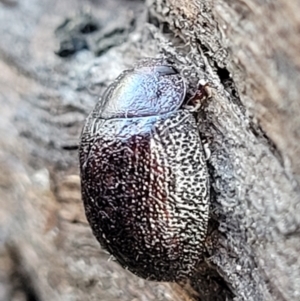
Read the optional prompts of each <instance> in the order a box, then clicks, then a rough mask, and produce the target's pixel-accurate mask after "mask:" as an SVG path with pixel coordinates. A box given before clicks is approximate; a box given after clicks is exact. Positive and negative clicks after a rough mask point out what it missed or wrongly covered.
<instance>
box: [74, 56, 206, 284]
mask: <svg viewBox="0 0 300 301" xmlns="http://www.w3.org/2000/svg"><path fill="white" fill-rule="evenodd" d="M185 93H186V88H185V83H184V81H183V79H182V78H181V76H180V75H179V73H178V72H177V71H176V70H175V69H174V68H173V67H172V65H171V64H170V63H168V62H166V61H164V60H161V59H147V60H143V61H141V62H140V63H139V64H137V65H136V67H135V68H133V69H130V70H126V71H124V72H123V73H122V74H121V75H120V76H119V77H118V78H117V79H116V80H115V82H114V83H113V84H112V85H110V86H109V87H108V89H107V90H106V92H105V93H104V95H103V97H102V98H101V99H100V100H99V102H98V103H97V105H96V106H95V108H94V110H93V111H92V112H91V114H90V115H89V117H88V118H87V121H86V124H85V126H84V128H83V132H82V136H81V144H80V150H79V155H80V171H81V185H82V198H83V201H84V206H85V211H86V216H87V219H88V221H89V223H90V225H91V227H92V230H93V233H94V235H95V236H96V238H97V239H98V240H99V242H100V243H101V245H102V246H103V247H104V248H106V249H107V250H108V251H109V252H110V253H111V254H112V255H113V256H114V257H115V258H116V260H117V261H118V262H119V263H120V264H121V265H122V266H123V267H124V268H126V269H128V270H130V271H131V272H133V273H134V274H136V275H138V276H140V277H143V278H146V279H149V280H156V281H176V280H181V279H183V278H185V277H188V276H189V275H191V274H192V273H193V271H194V269H195V266H196V264H197V263H198V262H199V258H201V254H202V253H203V249H204V247H203V245H204V240H205V237H206V230H207V222H208V213H209V180H208V179H209V177H208V172H207V167H206V162H205V155H204V151H203V147H202V143H201V140H200V136H199V133H198V129H197V126H196V121H195V118H194V116H193V113H192V112H191V111H189V110H188V109H187V108H183V107H182V103H183V101H184V98H185Z"/></svg>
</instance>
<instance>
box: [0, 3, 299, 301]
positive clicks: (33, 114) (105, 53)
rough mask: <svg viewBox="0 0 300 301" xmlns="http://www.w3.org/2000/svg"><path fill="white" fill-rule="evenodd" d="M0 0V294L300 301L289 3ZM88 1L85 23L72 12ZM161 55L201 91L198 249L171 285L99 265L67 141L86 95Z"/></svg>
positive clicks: (295, 27) (294, 10)
mask: <svg viewBox="0 0 300 301" xmlns="http://www.w3.org/2000/svg"><path fill="white" fill-rule="evenodd" d="M0 2H1V3H0V5H1V7H0V32H1V43H0V58H1V59H0V64H1V76H0V87H1V97H0V103H1V119H0V133H1V135H0V169H1V175H0V187H1V189H0V206H1V211H0V215H1V218H0V227H1V228H0V268H1V269H0V299H1V300H26V298H27V300H41V301H44V300H45V301H46V300H83V299H86V300H190V299H192V300H194V299H195V300H233V299H234V300H298V299H299V298H300V297H299V295H300V263H299V259H298V254H299V238H298V236H299V224H300V214H299V213H300V212H299V208H300V206H299V182H300V160H299V153H300V148H299V129H300V127H299V123H300V121H299V120H300V119H299V117H298V116H299V115H300V106H299V104H298V102H297V100H298V94H299V90H300V76H299V64H300V62H299V59H298V54H299V50H300V36H299V34H298V32H299V26H300V17H299V14H298V12H299V9H300V3H299V1H296V0H295V1H285V0H277V1H273V2H270V1H258V0H256V1H255V0H245V1H239V0H231V1H221V0H215V1H212V0H211V1H209V0H206V1H205V0H202V1H200V0H199V1H196V0H189V1H187V0H164V1H163V0H151V1H150V0H149V1H147V3H146V5H147V6H148V7H149V11H150V13H148V12H147V9H146V5H145V4H144V3H143V2H141V1H129V0H128V1H124V0H123V1H121V0H114V1H98V2H97V3H96V2H94V1H90V2H89V3H85V7H82V4H81V3H80V1H79V0H70V1H66V2H63V1H47V0H42V1H41V0H39V1H37V0H36V1H22V2H21V1H19V2H18V1H0ZM86 7H88V8H90V11H89V13H90V14H92V16H93V19H89V18H88V17H87V15H86V14H81V15H80V16H78V15H77V16H76V15H75V13H76V12H78V11H80V10H82V9H83V8H84V9H86ZM70 16H73V17H72V19H71V20H69V22H67V23H65V25H64V26H61V27H60V29H59V30H57V31H56V35H55V34H54V32H55V29H56V28H57V27H58V25H60V24H61V23H62V22H63V20H64V19H65V18H66V17H70ZM112 16H114V18H112ZM84 32H85V33H84ZM87 32H90V33H89V34H87ZM59 42H60V47H59V46H58V45H57V44H58V43H59ZM55 51H57V52H58V53H59V54H60V55H64V56H67V57H65V58H60V57H59V56H57V55H55V54H54V52H55ZM72 53H73V54H72ZM71 54H72V55H71ZM157 55H164V56H166V57H168V58H169V59H171V60H173V61H174V64H175V65H176V66H177V68H178V69H179V70H181V72H182V74H183V76H184V77H185V78H186V80H187V82H188V84H189V93H192V92H193V90H194V89H195V88H196V86H197V82H198V80H200V79H204V80H206V81H208V82H209V85H210V86H211V90H212V98H211V99H209V100H207V101H206V102H205V103H204V104H203V108H202V110H201V112H200V113H199V130H200V133H201V136H202V138H203V139H206V140H207V141H208V143H209V148H210V150H211V156H210V158H209V160H208V165H209V170H210V175H211V182H212V183H211V184H212V188H211V192H212V200H211V223H210V224H211V225H210V231H209V234H208V238H207V251H206V254H205V258H203V259H202V261H201V262H200V264H199V272H198V273H197V274H196V275H195V276H194V277H193V278H192V279H190V280H189V283H181V284H179V285H177V284H166V283H152V282H147V281H144V280H141V279H138V278H137V277H135V276H133V275H132V274H130V273H129V272H127V271H125V270H123V269H121V268H120V267H119V266H118V264H117V263H115V262H114V261H108V259H109V255H108V254H106V253H105V252H104V251H103V250H101V249H100V247H99V245H98V243H97V241H96V240H95V239H94V238H93V236H92V234H91V231H90V229H89V227H88V225H87V222H86V220H85V217H84V212H83V207H82V203H81V199H80V190H79V176H78V162H77V150H76V144H77V141H78V137H79V135H80V130H81V126H82V124H83V121H84V118H85V117H86V115H87V114H88V112H89V111H90V110H91V108H92V107H93V105H94V103H95V102H96V101H97V95H99V93H101V92H102V91H103V89H104V87H105V86H107V85H108V84H109V82H111V81H112V80H113V79H114V78H115V77H116V76H117V75H118V74H119V73H120V72H121V71H122V70H123V69H125V68H127V67H129V66H131V65H132V64H133V63H134V62H135V61H136V60H138V59H139V58H142V57H146V56H157ZM226 298H227V299H226Z"/></svg>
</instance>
